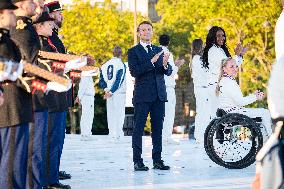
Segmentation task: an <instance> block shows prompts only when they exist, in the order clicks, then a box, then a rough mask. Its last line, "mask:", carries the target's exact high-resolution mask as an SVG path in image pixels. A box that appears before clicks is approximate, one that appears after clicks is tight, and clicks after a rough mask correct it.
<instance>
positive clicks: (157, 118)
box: [132, 100, 165, 163]
mask: <svg viewBox="0 0 284 189" xmlns="http://www.w3.org/2000/svg"><path fill="white" fill-rule="evenodd" d="M149 113H150V118H151V131H152V134H151V136H152V144H153V150H152V159H153V162H157V161H159V160H161V152H162V129H163V121H164V114H165V102H162V101H160V100H156V101H154V102H143V103H136V104H134V129H133V135H132V148H133V162H134V163H141V162H143V159H142V158H141V154H142V135H143V132H144V127H145V124H146V121H147V117H148V114H149Z"/></svg>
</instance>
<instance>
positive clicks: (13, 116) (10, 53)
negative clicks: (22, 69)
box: [0, 1, 32, 189]
mask: <svg viewBox="0 0 284 189" xmlns="http://www.w3.org/2000/svg"><path fill="white" fill-rule="evenodd" d="M7 2H9V1H7ZM8 4H10V7H12V5H11V2H10V3H8ZM2 6H3V4H1V5H0V9H2ZM5 8H7V7H4V9H5ZM7 9H8V8H7ZM9 9H12V8H9ZM0 36H1V37H0V56H3V57H4V58H8V59H11V60H13V61H16V62H19V61H20V60H21V54H20V51H19V49H18V48H17V46H16V45H15V43H14V42H13V41H12V40H11V39H10V34H9V31H8V30H6V29H2V28H1V29H0ZM0 85H1V86H2V88H3V90H4V91H5V92H4V99H5V100H4V104H3V105H2V106H1V108H0V173H1V176H0V188H7V189H12V188H25V186H26V173H27V158H28V153H27V152H28V141H29V125H28V124H29V122H31V121H32V97H31V95H30V94H29V93H28V92H27V91H26V89H27V88H26V87H25V86H24V85H23V84H22V83H21V82H20V81H19V80H16V81H15V82H11V81H3V82H1V83H0Z"/></svg>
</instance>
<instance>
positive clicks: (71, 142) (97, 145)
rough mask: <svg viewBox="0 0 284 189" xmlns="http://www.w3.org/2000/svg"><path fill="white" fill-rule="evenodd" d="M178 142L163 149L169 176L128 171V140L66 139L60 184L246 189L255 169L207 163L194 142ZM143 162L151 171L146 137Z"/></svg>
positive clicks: (83, 188)
mask: <svg viewBox="0 0 284 189" xmlns="http://www.w3.org/2000/svg"><path fill="white" fill-rule="evenodd" d="M175 137H176V138H180V144H179V145H173V144H170V145H165V146H164V147H163V159H164V161H165V163H166V164H167V165H170V166H171V170H169V171H160V170H153V169H150V170H149V171H148V172H134V171H133V163H132V147H131V137H124V138H123V140H122V141H121V142H113V141H111V140H110V139H109V138H108V137H107V136H97V135H95V136H92V138H93V139H94V140H92V141H81V140H80V135H66V139H65V144H64V150H63V157H62V160H61V170H64V171H66V172H67V173H70V174H72V179H71V180H65V181H62V183H64V184H69V185H71V187H72V189H100V188H102V189H105V188H108V189H110V188H112V189H131V188H137V189H142V188H143V189H144V188H145V189H154V188H155V189H160V188H161V189H191V188H197V189H201V188H202V189H207V188H210V189H248V188H250V187H251V182H252V180H253V177H254V174H255V165H252V166H250V167H248V168H246V169H242V170H230V169H226V168H223V167H220V166H218V165H216V164H215V163H214V162H212V161H211V160H210V159H209V158H208V157H207V155H206V154H205V152H203V151H204V150H203V149H202V148H199V147H198V146H197V145H196V144H195V143H194V141H191V140H188V139H187V138H181V137H182V136H181V135H177V136H175ZM143 145H144V146H143V148H144V149H143V152H144V154H143V157H144V163H145V164H146V165H147V166H148V167H149V168H152V159H151V149H152V144H151V138H150V137H144V138H143Z"/></svg>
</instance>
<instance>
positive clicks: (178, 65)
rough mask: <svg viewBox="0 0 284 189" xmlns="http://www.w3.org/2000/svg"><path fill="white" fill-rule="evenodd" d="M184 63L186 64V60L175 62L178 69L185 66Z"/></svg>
mask: <svg viewBox="0 0 284 189" xmlns="http://www.w3.org/2000/svg"><path fill="white" fill-rule="evenodd" d="M184 62H185V60H184V59H177V60H176V61H175V65H176V66H177V67H180V66H182V65H183V64H184Z"/></svg>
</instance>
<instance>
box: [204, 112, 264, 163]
mask: <svg viewBox="0 0 284 189" xmlns="http://www.w3.org/2000/svg"><path fill="white" fill-rule="evenodd" d="M204 137H206V138H205V143H204V147H205V151H206V153H207V155H208V156H209V158H210V159H211V160H212V161H213V162H215V163H217V164H218V165H221V166H223V167H226V168H229V169H242V168H245V167H248V166H249V165H251V164H252V163H254V162H255V157H256V154H257V152H258V151H259V150H260V148H261V147H262V145H263V137H262V133H261V130H260V128H259V125H258V124H257V123H256V122H255V121H253V119H251V118H249V117H247V116H245V115H242V114H237V113H229V114H226V115H224V116H223V117H221V118H220V119H216V120H215V121H214V124H213V125H211V126H210V125H209V126H208V127H207V129H206V133H205V135H204Z"/></svg>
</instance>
